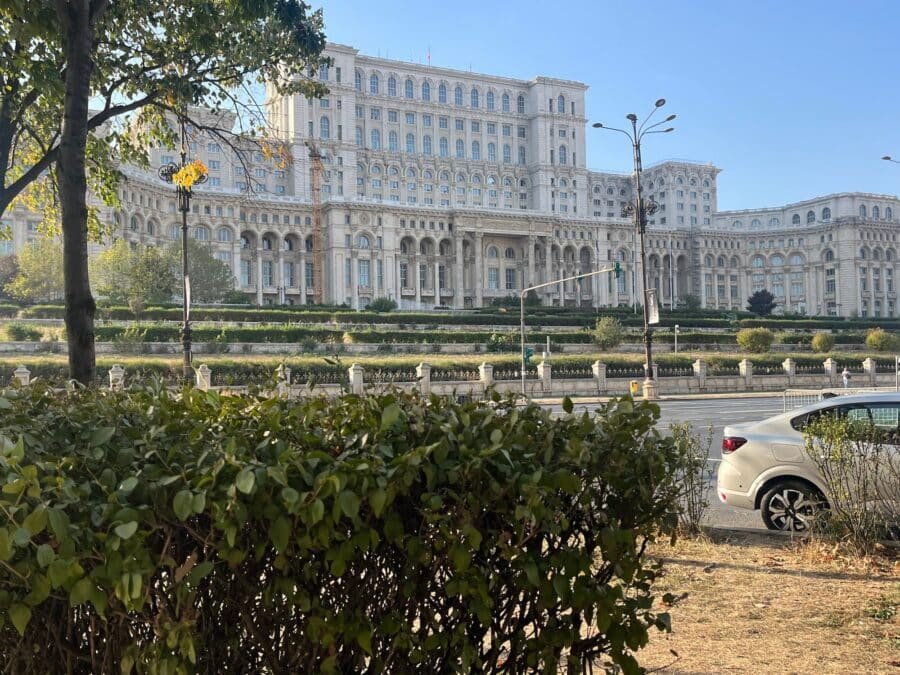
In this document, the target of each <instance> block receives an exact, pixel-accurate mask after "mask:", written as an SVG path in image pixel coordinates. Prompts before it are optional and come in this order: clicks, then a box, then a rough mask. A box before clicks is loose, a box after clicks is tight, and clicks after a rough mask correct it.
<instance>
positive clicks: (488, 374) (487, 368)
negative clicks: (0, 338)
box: [478, 363, 494, 389]
mask: <svg viewBox="0 0 900 675" xmlns="http://www.w3.org/2000/svg"><path fill="white" fill-rule="evenodd" d="M478 375H479V377H480V379H481V384H482V385H484V388H485V389H487V388H488V387H490V386H491V385H492V384H494V366H493V365H492V364H490V363H482V364H481V365H480V366H478Z"/></svg>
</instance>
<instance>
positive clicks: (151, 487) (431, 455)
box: [0, 384, 683, 673]
mask: <svg viewBox="0 0 900 675" xmlns="http://www.w3.org/2000/svg"><path fill="white" fill-rule="evenodd" d="M0 402H2V409H3V416H2V417H0V484H2V485H3V490H2V492H0V507H2V508H0V560H2V561H3V567H4V569H5V570H6V571H7V573H5V574H4V575H3V577H2V578H3V586H2V589H0V590H2V592H0V614H2V616H3V617H4V619H5V620H4V621H3V622H0V663H3V664H6V665H5V666H4V667H5V668H6V669H7V670H8V671H10V672H15V673H60V672H67V671H68V672H79V673H87V672H93V673H119V672H126V673H127V672H134V670H136V671H137V672H141V673H151V672H170V673H175V672H203V673H258V672H285V673H287V672H290V673H359V672H372V673H376V672H378V673H380V672H393V673H414V672H422V673H426V672H427V673H453V672H456V673H469V672H479V673H509V672H515V673H524V672H541V673H555V672H560V671H561V670H566V669H568V671H569V672H582V671H583V670H584V669H586V668H587V667H588V666H589V665H590V664H594V663H597V662H600V661H601V660H604V661H609V662H611V664H615V667H617V668H619V669H621V670H623V671H624V672H638V664H637V661H636V658H635V652H636V651H637V650H638V649H639V648H640V647H642V646H644V645H646V644H647V641H648V639H649V631H650V630H651V629H653V628H667V627H668V625H669V619H668V616H667V615H665V614H659V613H657V611H656V609H655V608H656V607H658V606H659V602H658V601H657V600H656V599H654V583H655V581H656V579H657V577H658V574H659V571H658V567H657V566H656V565H655V564H654V563H653V562H652V561H651V560H648V559H647V557H646V555H645V550H646V547H647V545H648V544H652V542H653V541H654V540H656V539H657V538H662V539H665V538H668V536H669V535H670V534H672V532H673V530H674V527H675V525H676V523H677V518H678V499H679V496H680V494H681V487H680V485H679V483H678V479H677V476H678V466H679V464H680V463H681V462H682V460H683V457H682V456H681V454H680V451H679V449H678V446H677V445H676V444H675V443H674V442H673V441H672V440H671V439H670V438H667V437H664V436H663V435H662V434H661V433H660V432H659V431H658V430H657V429H656V428H655V426H654V424H655V422H656V421H657V419H658V416H659V409H658V408H657V407H656V406H653V405H651V404H647V403H642V404H634V403H633V402H632V401H631V400H630V399H625V400H620V401H613V402H611V403H609V404H607V405H606V406H605V407H604V408H603V409H602V411H601V414H599V415H564V416H561V417H556V416H554V415H553V414H552V413H551V412H550V411H548V410H544V409H542V408H540V407H539V406H537V405H533V404H530V405H526V406H524V407H520V406H517V405H516V403H515V401H514V400H512V399H507V400H501V399H500V397H499V396H495V397H494V398H493V401H492V402H491V403H489V404H485V403H481V402H467V403H455V402H453V401H451V400H450V399H441V398H438V397H431V398H422V397H419V396H418V395H406V394H400V393H396V392H389V393H386V394H381V395H377V396H374V395H373V396H366V397H360V396H345V397H343V398H339V399H336V400H326V399H324V398H312V399H306V400H301V401H286V400H282V399H279V398H257V397H252V396H219V395H215V394H212V393H209V394H208V393H204V392H200V391H197V390H191V389H184V390H182V391H180V392H169V391H167V390H166V389H165V388H163V387H149V388H135V387H132V388H131V389H130V390H128V391H125V392H112V393H110V392H101V391H97V390H91V389H88V390H79V391H74V392H69V393H67V392H65V391H61V392H60V391H57V392H54V391H52V390H50V389H49V388H46V387H44V386H42V385H40V384H39V385H37V386H33V387H29V388H17V389H11V390H7V391H5V392H0ZM564 408H565V409H566V410H567V411H571V402H570V401H567V402H566V403H565V404H564ZM663 600H664V601H668V602H671V598H663ZM73 664H74V666H73ZM67 666H68V667H67ZM611 667H612V666H611Z"/></svg>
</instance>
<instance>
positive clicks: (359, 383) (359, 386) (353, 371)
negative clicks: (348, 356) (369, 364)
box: [347, 363, 364, 394]
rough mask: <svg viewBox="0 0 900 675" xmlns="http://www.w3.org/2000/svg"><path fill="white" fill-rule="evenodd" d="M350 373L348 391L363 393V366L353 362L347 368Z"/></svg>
mask: <svg viewBox="0 0 900 675" xmlns="http://www.w3.org/2000/svg"><path fill="white" fill-rule="evenodd" d="M347 372H348V373H349V374H350V391H351V393H354V394H362V393H363V386H364V382H363V367H362V366H361V365H359V364H358V363H354V364H353V365H352V366H350V367H349V368H348V369H347Z"/></svg>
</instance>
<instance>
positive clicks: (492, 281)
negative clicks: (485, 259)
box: [488, 267, 500, 291]
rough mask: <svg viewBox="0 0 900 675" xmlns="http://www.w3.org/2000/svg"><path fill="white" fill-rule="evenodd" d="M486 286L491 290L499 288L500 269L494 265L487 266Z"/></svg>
mask: <svg viewBox="0 0 900 675" xmlns="http://www.w3.org/2000/svg"><path fill="white" fill-rule="evenodd" d="M488 288H489V289H490V290H492V291H497V290H500V270H499V269H497V268H496V267H489V268H488Z"/></svg>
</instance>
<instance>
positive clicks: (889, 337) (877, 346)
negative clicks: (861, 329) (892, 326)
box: [866, 328, 900, 352]
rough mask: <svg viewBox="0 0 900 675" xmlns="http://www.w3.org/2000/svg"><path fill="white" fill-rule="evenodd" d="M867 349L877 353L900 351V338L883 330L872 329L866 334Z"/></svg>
mask: <svg viewBox="0 0 900 675" xmlns="http://www.w3.org/2000/svg"><path fill="white" fill-rule="evenodd" d="M866 347H868V348H869V349H874V350H875V351H877V352H896V351H900V338H898V337H897V335H896V334H894V333H889V332H887V331H886V330H884V329H883V328H870V329H869V330H868V331H867V332H866Z"/></svg>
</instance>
